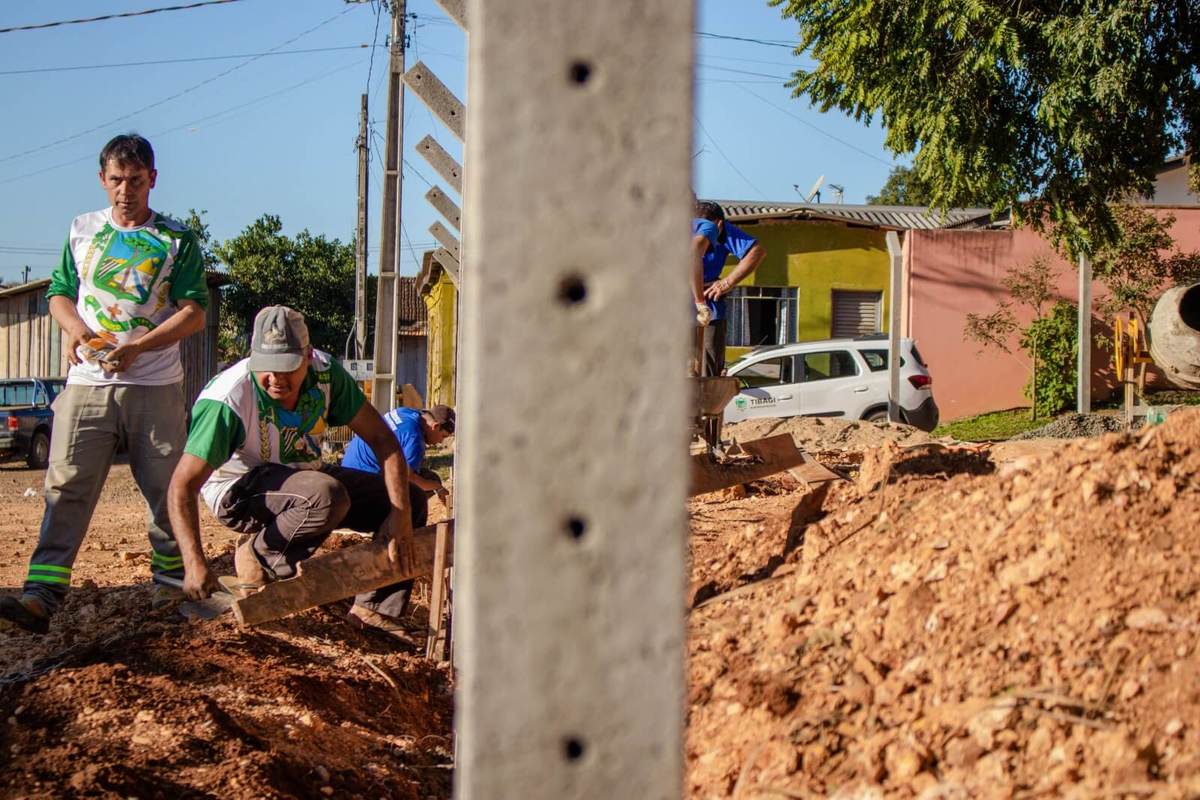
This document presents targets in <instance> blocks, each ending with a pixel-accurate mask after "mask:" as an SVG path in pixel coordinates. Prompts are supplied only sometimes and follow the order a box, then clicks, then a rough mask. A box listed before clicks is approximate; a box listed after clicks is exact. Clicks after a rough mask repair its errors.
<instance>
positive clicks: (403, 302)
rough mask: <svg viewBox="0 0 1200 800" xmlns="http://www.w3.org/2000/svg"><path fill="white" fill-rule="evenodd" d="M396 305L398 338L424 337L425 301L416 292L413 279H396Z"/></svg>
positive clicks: (415, 284)
mask: <svg viewBox="0 0 1200 800" xmlns="http://www.w3.org/2000/svg"><path fill="white" fill-rule="evenodd" d="M396 303H397V305H398V314H397V316H398V317H399V321H398V323H397V326H396V333H397V334H398V335H400V336H424V335H425V334H426V332H427V325H426V310H425V301H424V300H422V299H421V295H420V294H419V293H418V292H417V279H416V278H415V277H403V276H401V277H399V278H397V279H396Z"/></svg>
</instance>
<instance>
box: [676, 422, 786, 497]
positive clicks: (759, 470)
mask: <svg viewBox="0 0 1200 800" xmlns="http://www.w3.org/2000/svg"><path fill="white" fill-rule="evenodd" d="M741 447H742V449H743V450H744V451H746V452H747V453H749V454H751V455H753V456H755V457H756V458H757V459H758V460H757V461H754V462H749V463H746V462H738V461H734V462H731V463H728V464H718V463H717V462H716V461H713V459H712V457H711V456H709V454H708V453H700V454H698V455H694V456H692V488H691V495H692V496H695V495H698V494H707V493H708V492H715V491H717V490H718V489H728V488H729V487H730V486H737V485H738V484H740V483H748V482H750V481H756V480H758V479H759V478H765V477H767V476H768V475H774V474H775V473H776V472H783V471H784V470H785V469H791V468H792V467H798V466H800V465H801V464H803V463H804V459H805V456H804V452H803V451H802V450H800V449H798V448H797V447H796V442H795V440H794V439H792V435H791V434H790V433H781V434H779V435H778V436H769V437H767V438H766V439H756V440H754V441H752V442H743V443H741Z"/></svg>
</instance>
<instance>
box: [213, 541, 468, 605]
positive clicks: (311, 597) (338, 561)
mask: <svg viewBox="0 0 1200 800" xmlns="http://www.w3.org/2000/svg"><path fill="white" fill-rule="evenodd" d="M444 524H446V526H447V528H446V539H447V542H448V555H447V556H446V562H447V566H449V562H450V561H451V557H450V555H449V553H453V551H454V545H453V536H454V521H453V520H449V521H448V522H447V523H444ZM437 527H438V526H437V525H427V526H426V527H424V528H419V529H418V530H416V531H414V532H413V544H414V548H415V551H416V553H415V557H416V563H417V566H416V569H415V570H413V571H411V572H406V571H403V570H401V569H400V567H399V565H398V564H396V563H395V562H394V560H393V554H392V552H391V551H392V549H393V548H392V546H391V543H390V542H374V541H372V542H366V543H364V544H360V545H355V546H353V547H346V548H343V549H341V550H337V551H335V552H332V553H325V554H323V555H319V556H313V557H312V558H310V559H308V560H307V561H303V562H301V563H300V564H299V565H298V567H297V571H296V577H294V578H289V579H287V580H285V581H276V582H275V583H268V584H267V585H266V586H264V587H263V588H262V589H260V590H259V591H258V592H255V593H254V594H252V595H250V596H249V597H246V598H244V599H241V600H234V601H233V613H234V615H235V616H236V617H237V620H238V622H240V623H241V624H242V625H259V624H261V623H263V622H269V621H270V620H273V619H279V618H280V617H286V616H288V615H289V614H295V613H297V612H300V611H304V610H305V609H308V608H315V607H316V606H322V605H325V604H326V603H333V602H336V601H338V600H341V599H343V598H345V597H353V596H354V595H356V594H359V593H361V592H369V591H372V590H374V589H379V588H382V587H384V586H388V585H390V584H393V583H397V582H399V581H403V580H408V579H409V578H416V577H420V576H421V575H428V574H430V572H431V571H432V570H433V559H434V550H435V544H436V539H437Z"/></svg>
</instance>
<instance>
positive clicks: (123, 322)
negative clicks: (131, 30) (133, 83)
mask: <svg viewBox="0 0 1200 800" xmlns="http://www.w3.org/2000/svg"><path fill="white" fill-rule="evenodd" d="M157 178H158V172H157V170H155V168H154V150H153V149H152V148H151V147H150V143H149V142H148V141H146V140H145V139H143V138H142V137H141V136H138V135H136V134H129V135H122V136H117V137H115V138H114V139H112V140H111V141H110V142H109V143H108V144H106V145H105V146H104V149H103V150H101V151H100V186H101V187H102V188H103V189H104V191H105V193H106V194H107V195H108V201H109V203H110V206H109V207H108V208H105V209H103V210H101V211H93V212H91V213H90V214H84V215H83V216H80V217H76V218H75V220H74V222H72V223H71V230H70V233H69V234H68V236H67V242H66V246H65V247H64V248H63V254H62V262H61V263H60V264H59V266H58V268H57V269H56V270H55V271H54V274H53V275H52V276H51V278H50V288H49V289H48V290H47V292H46V294H47V296H48V297H49V303H50V315H51V316H52V317H53V318H54V321H55V322H57V323H58V325H59V327H60V328H62V330H63V332H64V333H65V334H66V345H67V347H66V350H67V352H66V355H67V360H68V361H69V362H70V363H71V369H70V372H69V373H68V375H67V387H66V389H64V390H63V392H62V393H61V394H60V395H59V396H58V398H57V399H56V400H55V402H54V417H55V419H54V435H53V436H52V437H51V441H50V468H49V469H48V470H47V472H46V488H45V497H46V511H45V514H44V516H43V517H42V530H41V535H40V537H39V538H38V544H37V548H36V549H35V550H34V551H33V557H32V558H31V559H30V564H29V574H28V575H27V576H26V578H25V586H24V590H23V592H22V594H21V596H20V597H19V598H17V597H11V596H6V597H0V620H3V621H6V622H8V623H10V624H15V625H16V626H18V627H20V628H23V629H24V630H27V631H32V632H34V633H45V632H47V631H48V630H49V626H50V617H51V615H52V614H53V613H54V611H55V610H56V609H57V608H58V606H59V605H60V604H61V603H62V601H63V598H64V597H65V595H66V593H67V589H68V587H69V586H70V584H71V566H72V564H74V563H75V556H76V554H78V552H79V546H80V544H82V542H83V537H84V533H85V532H86V531H87V528H88V525H89V524H90V523H91V520H92V512H93V511H94V510H95V508H96V500H97V499H98V498H99V496H100V489H101V488H102V487H103V485H104V480H105V478H107V477H108V469H109V466H110V465H111V464H112V459H113V455H114V454H115V453H116V450H117V447H118V445H119V444H120V443H122V442H124V443H125V445H126V446H127V447H128V450H129V465H130V468H131V470H132V471H133V479H134V480H135V481H136V482H137V485H138V488H139V489H140V490H141V492H142V496H143V497H145V498H146V504H147V506H148V513H149V533H150V546H151V548H152V549H153V555H152V556H151V559H150V568H151V571H152V573H153V574H154V576H155V577H156V578H157V577H158V576H166V577H169V578H181V577H182V576H183V569H182V566H183V562H182V561H181V559H180V557H179V548H178V546H177V545H176V543H175V539H174V536H173V535H172V533H171V523H170V520H169V519H168V515H167V503H166V499H167V498H166V494H167V481H168V479H169V477H170V474H171V471H172V470H173V469H174V468H175V464H176V462H177V461H178V459H179V451H180V448H181V447H182V445H183V441H184V437H185V434H186V430H185V421H184V420H185V415H186V408H185V406H184V400H183V387H182V381H183V366H182V364H181V363H180V360H179V341H180V340H181V339H183V338H185V337H187V336H190V335H192V334H193V333H196V332H197V331H200V330H203V328H204V309H205V308H206V307H207V305H208V289H207V286H206V284H205V279H204V268H203V264H202V262H201V258H200V246H199V244H198V243H197V241H196V237H195V235H194V234H193V233H192V232H191V231H189V230H188V229H187V227H185V226H184V225H182V224H180V223H178V222H176V221H174V220H172V219H168V218H167V217H164V216H162V215H161V214H158V213H156V212H154V211H153V210H151V208H150V205H149V201H150V190H151V189H153V188H154V183H155V180H156V179H157ZM101 345H103V346H101ZM110 347H111V348H112V349H111V350H110V349H108V348H110ZM83 356H86V357H87V359H89V360H85V358H84V357H83ZM163 588H164V587H160V590H161V589H163ZM157 594H159V595H161V594H162V593H161V591H160V592H159V593H157ZM156 599H158V598H156Z"/></svg>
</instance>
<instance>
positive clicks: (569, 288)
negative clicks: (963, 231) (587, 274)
mask: <svg viewBox="0 0 1200 800" xmlns="http://www.w3.org/2000/svg"><path fill="white" fill-rule="evenodd" d="M585 297H587V284H585V283H584V282H583V278H581V277H579V276H578V275H568V276H567V277H565V278H563V279H562V282H561V283H560V284H559V286H558V299H559V301H560V302H561V303H562V304H563V305H568V306H574V305H578V304H580V303H582V302H583V300H584V298H585Z"/></svg>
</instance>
